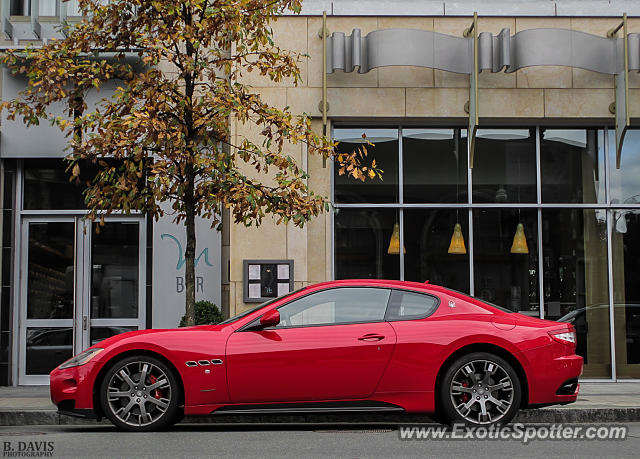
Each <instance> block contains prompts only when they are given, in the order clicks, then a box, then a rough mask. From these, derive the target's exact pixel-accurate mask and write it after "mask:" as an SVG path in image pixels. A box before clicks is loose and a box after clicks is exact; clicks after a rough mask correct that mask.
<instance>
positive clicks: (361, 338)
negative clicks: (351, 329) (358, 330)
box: [358, 333, 384, 341]
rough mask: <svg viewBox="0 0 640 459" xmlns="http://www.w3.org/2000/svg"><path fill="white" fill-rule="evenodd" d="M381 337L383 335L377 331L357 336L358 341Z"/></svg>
mask: <svg viewBox="0 0 640 459" xmlns="http://www.w3.org/2000/svg"><path fill="white" fill-rule="evenodd" d="M383 339H384V336H383V335H379V334H377V333H367V334H366V335H364V336H361V337H360V338H358V340H359V341H381V340H383Z"/></svg>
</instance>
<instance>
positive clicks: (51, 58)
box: [0, 0, 381, 324]
mask: <svg viewBox="0 0 640 459" xmlns="http://www.w3.org/2000/svg"><path fill="white" fill-rule="evenodd" d="M79 3H80V8H81V10H82V12H83V14H84V16H85V17H86V19H84V20H83V21H82V22H81V23H79V24H76V25H73V26H71V25H66V26H65V30H64V32H65V38H63V39H60V40H55V41H50V42H49V43H46V44H43V46H42V47H40V48H28V49H26V50H24V51H15V50H10V51H8V52H6V53H4V54H2V55H1V56H0V61H2V62H3V63H4V64H5V65H8V66H9V68H10V69H11V70H12V72H14V74H22V75H24V76H26V77H27V80H28V84H27V86H26V88H25V89H24V90H23V91H22V92H21V93H20V95H19V97H18V98H17V99H15V100H12V101H7V102H4V103H3V104H2V108H3V109H7V110H8V117H9V119H14V118H15V117H16V116H18V117H22V118H23V120H24V122H25V123H27V124H28V125H34V124H35V125H37V124H38V123H39V122H40V121H41V120H48V121H49V122H51V123H55V124H56V125H57V126H58V127H59V128H60V129H61V130H62V131H64V132H65V135H66V136H67V138H68V154H69V155H68V157H67V159H68V161H69V168H68V170H69V171H70V176H71V180H76V181H77V180H79V177H80V168H81V166H82V165H83V164H86V163H87V162H90V163H93V164H94V165H97V170H98V172H97V174H96V176H95V177H94V178H93V179H92V180H91V181H90V182H88V183H87V188H86V190H85V201H86V203H87V207H88V209H89V218H91V219H94V220H95V219H97V220H98V221H100V222H101V223H104V217H105V215H109V214H110V213H112V212H116V211H118V212H125V213H129V212H131V211H132V210H143V211H145V212H146V213H147V214H148V215H149V216H151V217H153V218H155V219H156V220H157V219H158V218H159V217H160V216H162V215H163V208H162V207H161V205H162V203H163V202H169V203H170V204H171V208H172V210H173V212H174V215H175V222H176V223H180V222H183V221H184V224H185V226H186V235H187V243H186V249H185V261H186V264H185V266H186V272H185V285H186V308H185V309H186V323H187V324H193V323H194V303H195V266H194V258H195V252H196V233H195V218H196V216H202V217H204V218H208V219H211V221H212V227H213V226H216V227H217V228H218V229H219V228H220V217H219V215H220V212H221V210H222V209H223V208H226V209H229V212H230V214H231V215H232V216H233V219H234V221H235V222H236V223H241V224H244V225H247V226H250V225H252V224H256V225H259V224H260V223H261V222H262V220H263V218H264V217H265V215H267V214H271V215H273V216H274V217H275V218H277V223H281V222H284V223H288V222H291V223H293V224H294V225H298V226H303V225H304V223H305V222H307V221H308V220H309V219H311V218H313V217H314V216H317V215H318V214H319V213H320V212H322V211H323V210H326V209H328V205H327V203H326V199H325V198H324V197H323V196H319V195H317V194H315V193H313V191H311V190H309V189H308V188H307V185H306V181H305V179H306V178H307V174H306V172H305V171H304V170H302V169H301V168H300V167H299V166H298V165H297V164H296V162H295V161H294V160H293V158H292V157H291V156H289V155H288V154H287V150H288V149H289V148H291V145H293V144H299V143H304V144H306V146H307V149H308V151H309V153H312V154H318V155H321V156H323V157H325V158H332V159H335V160H336V161H337V162H338V167H339V169H340V173H342V174H349V175H351V176H352V177H354V178H356V179H359V180H364V179H365V178H366V177H371V178H373V177H375V176H378V177H380V174H381V171H380V170H379V169H378V168H377V167H376V164H375V160H373V161H371V160H369V159H367V158H366V155H367V151H366V149H365V148H361V149H358V150H356V151H354V152H352V153H350V154H340V155H337V157H336V155H335V154H334V147H335V144H334V143H332V142H331V141H330V140H328V139H327V138H324V137H322V136H319V135H317V134H316V133H314V132H313V131H312V130H311V124H310V120H309V118H308V117H306V116H294V115H293V114H291V113H290V111H289V110H288V108H284V109H281V108H276V107H272V106H269V105H268V104H266V103H265V102H264V101H263V100H262V99H261V98H260V96H259V95H258V94H254V93H252V92H251V90H250V88H248V87H247V86H245V85H243V84H241V82H240V80H241V77H242V75H243V73H244V72H251V71H257V72H260V74H262V75H264V76H268V77H269V78H270V79H272V80H274V81H280V80H282V79H283V78H291V79H293V81H294V82H296V84H297V83H298V82H299V81H300V72H299V69H298V66H297V62H298V60H299V59H300V58H301V56H298V55H296V54H294V53H290V52H287V51H285V50H283V49H281V48H280V47H279V46H277V45H276V44H275V43H274V42H273V39H272V31H271V29H270V28H269V22H270V21H272V20H276V19H277V16H278V15H281V14H282V13H283V12H284V11H286V10H291V11H293V12H299V11H300V0H183V1H180V2H176V1H175V0H151V1H150V0H112V1H111V2H110V3H109V4H102V3H103V2H101V1H100V0H80V1H79ZM132 56H133V57H134V59H133V60H132V59H131V57H132ZM110 80H117V82H118V86H117V89H116V91H115V93H114V94H113V95H112V96H110V97H105V98H103V99H102V100H101V102H100V103H99V104H98V106H97V107H96V108H95V109H94V110H88V107H87V103H86V95H87V93H88V92H89V91H92V90H99V89H101V88H102V87H103V86H104V84H105V83H106V82H108V81H110ZM52 104H58V105H59V104H62V105H63V106H64V109H65V116H64V117H61V116H55V115H53V114H52V110H51V106H52ZM231 120H237V121H238V122H240V123H245V124H252V125H255V126H257V127H258V128H259V132H260V141H259V142H256V141H252V140H251V139H249V138H246V137H245V138H240V140H239V141H237V142H235V143H234V142H233V141H232V138H231V136H230V128H229V126H230V121H231ZM247 166H250V167H247ZM82 167H83V166H82ZM247 170H249V171H250V173H247ZM267 177H268V178H267ZM98 228H99V226H98Z"/></svg>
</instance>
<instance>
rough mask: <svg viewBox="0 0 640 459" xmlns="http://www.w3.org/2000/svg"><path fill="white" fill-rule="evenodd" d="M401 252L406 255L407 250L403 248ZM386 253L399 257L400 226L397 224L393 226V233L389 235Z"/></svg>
mask: <svg viewBox="0 0 640 459" xmlns="http://www.w3.org/2000/svg"><path fill="white" fill-rule="evenodd" d="M402 252H403V253H407V249H405V248H404V247H403V251H402ZM387 253H388V254H389V255H400V225H398V224H397V223H396V224H395V225H393V233H391V240H390V241H389V248H388V249H387Z"/></svg>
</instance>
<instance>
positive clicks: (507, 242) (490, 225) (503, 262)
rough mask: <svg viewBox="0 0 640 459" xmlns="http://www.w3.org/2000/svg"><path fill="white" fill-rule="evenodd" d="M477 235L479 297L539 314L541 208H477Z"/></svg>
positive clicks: (474, 260) (474, 231) (531, 313)
mask: <svg viewBox="0 0 640 459" xmlns="http://www.w3.org/2000/svg"><path fill="white" fill-rule="evenodd" d="M519 225H522V227H520V226H519ZM522 233H524V240H523V238H522ZM473 238H474V239H473V244H474V252H473V256H474V259H473V269H474V279H475V296H476V297H478V298H480V299H482V300H486V301H489V302H490V303H494V304H497V305H498V306H503V307H505V308H507V309H511V310H512V311H516V312H520V313H522V314H527V315H530V316H534V317H535V316H538V315H539V314H540V312H539V311H540V300H539V288H538V216H537V211H536V210H535V209H522V210H518V209H475V210H474V211H473ZM525 240H526V243H525Z"/></svg>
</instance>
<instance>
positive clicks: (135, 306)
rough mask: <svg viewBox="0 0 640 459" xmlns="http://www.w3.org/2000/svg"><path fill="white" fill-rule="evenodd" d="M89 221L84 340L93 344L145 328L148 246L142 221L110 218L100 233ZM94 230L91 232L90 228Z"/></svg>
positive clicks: (86, 238)
mask: <svg viewBox="0 0 640 459" xmlns="http://www.w3.org/2000/svg"><path fill="white" fill-rule="evenodd" d="M96 226H97V223H91V222H86V228H85V231H86V236H85V242H86V243H85V254H84V256H85V258H86V259H88V260H90V261H89V263H85V264H84V269H85V272H84V276H83V277H84V278H85V279H86V282H85V286H84V289H83V294H84V295H85V296H84V301H83V302H82V303H83V305H84V307H83V311H82V314H83V315H82V321H83V326H82V330H81V331H80V332H81V340H82V342H83V346H84V347H89V346H92V345H94V344H96V343H97V342H100V341H102V340H103V339H106V338H108V337H110V336H113V335H117V334H119V333H124V332H127V331H131V330H137V329H138V328H139V327H142V328H144V322H143V321H142V319H143V317H141V316H142V315H144V314H143V312H144V310H143V309H142V308H141V307H140V305H143V304H145V301H144V284H143V283H141V279H143V278H144V272H143V271H142V270H143V269H144V266H145V265H146V263H141V261H142V260H141V257H142V256H143V255H144V252H143V251H142V250H140V248H141V247H144V242H143V239H142V234H141V231H140V229H141V227H142V226H143V225H141V223H140V221H136V220H133V221H132V220H131V219H120V220H117V219H110V220H107V221H106V222H105V224H104V226H102V227H100V228H99V232H96V231H95V229H96ZM89 229H91V231H89Z"/></svg>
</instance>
